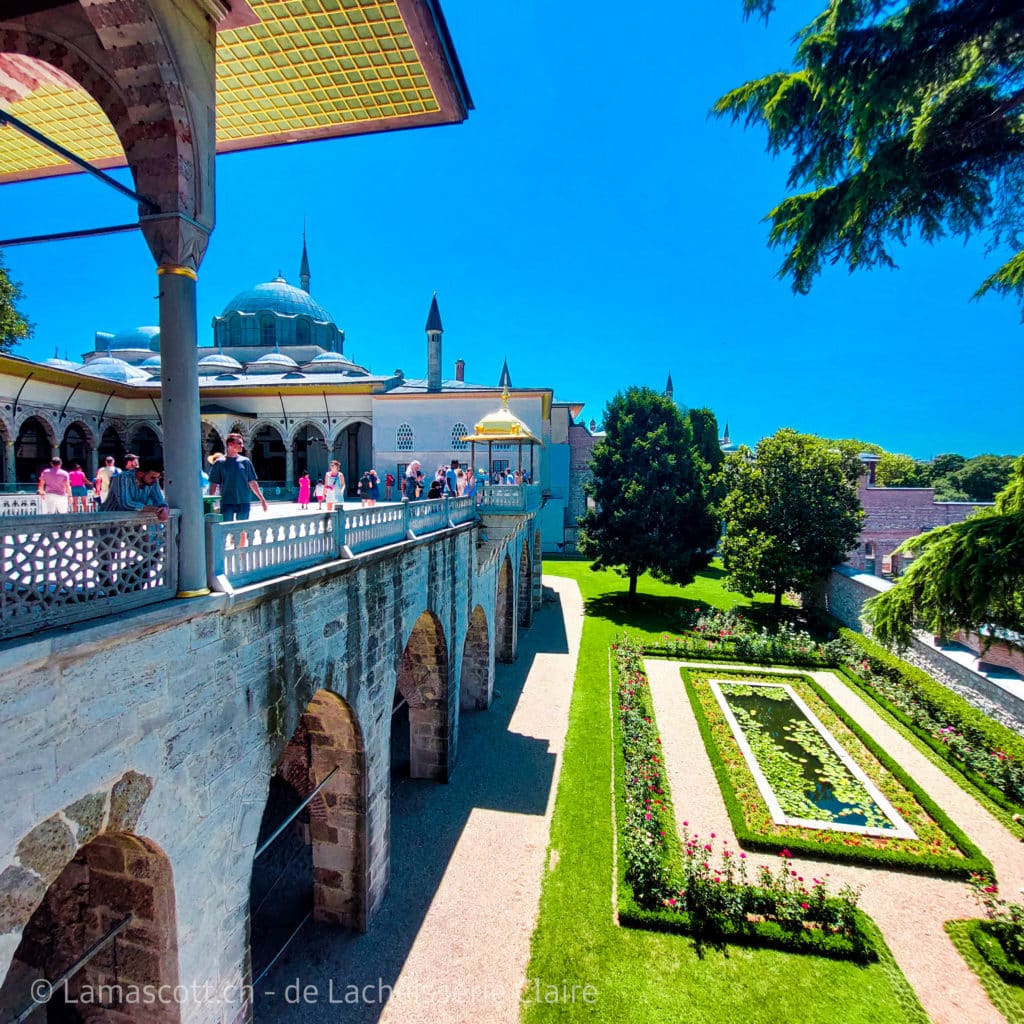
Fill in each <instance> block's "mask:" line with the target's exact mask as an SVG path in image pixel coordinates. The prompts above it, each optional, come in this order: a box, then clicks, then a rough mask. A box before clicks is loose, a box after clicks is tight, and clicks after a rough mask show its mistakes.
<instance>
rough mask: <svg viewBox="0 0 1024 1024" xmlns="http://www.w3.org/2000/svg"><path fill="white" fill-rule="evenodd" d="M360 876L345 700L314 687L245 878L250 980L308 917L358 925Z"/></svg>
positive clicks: (355, 754) (354, 757) (362, 776)
mask: <svg viewBox="0 0 1024 1024" xmlns="http://www.w3.org/2000/svg"><path fill="white" fill-rule="evenodd" d="M318 786H321V787H322V788H320V789H319V790H317V787H318ZM314 793H315V795H312V794H314ZM311 795H312V799H311V800H309V802H308V803H306V804H305V806H302V804H303V802H304V801H305V800H307V798H309V797H310V796H311ZM300 807H301V810H298V814H297V815H296V814H295V812H296V810H297V809H298V808H300ZM292 815H295V816H294V817H292ZM289 818H291V819H292V820H290V821H289ZM285 823H287V824H285ZM282 825H284V828H283V829H282V828H281V826H282ZM275 833H276V835H275ZM367 879H368V864H367V856H366V758H365V750H364V746H363V736H362V732H361V730H360V729H359V725H358V723H357V722H356V719H355V715H354V714H353V711H352V708H351V707H350V705H349V704H347V703H346V702H345V701H344V700H342V698H340V697H339V696H337V694H334V693H329V692H327V691H326V690H321V691H319V692H318V693H317V694H315V695H314V697H313V699H312V700H311V701H310V702H309V704H308V706H307V707H306V711H305V712H304V713H303V715H302V716H301V718H300V719H299V725H298V728H296V730H295V733H294V734H293V735H292V738H291V740H290V741H289V743H288V745H287V746H286V747H285V749H284V752H283V753H282V755H281V759H280V760H279V761H278V764H277V767H276V769H275V770H274V774H273V776H272V777H271V779H270V786H269V792H268V796H267V804H266V808H265V809H264V812H263V820H262V822H261V824H260V833H259V838H258V840H257V844H256V857H255V859H254V860H253V867H252V878H251V881H250V886H249V936H250V963H251V965H252V976H253V978H254V979H255V978H258V977H259V976H260V974H261V973H262V972H263V971H264V970H265V969H266V968H267V967H268V966H269V965H270V963H271V962H272V961H273V960H274V959H275V957H276V956H277V954H278V952H279V951H280V950H281V949H282V947H283V946H284V945H285V944H286V943H287V942H288V940H289V938H291V937H292V936H294V934H295V933H296V931H297V930H298V929H299V928H301V927H302V925H303V924H304V923H305V922H306V921H307V920H308V919H310V918H312V919H313V920H315V921H319V922H324V923H327V924H337V925H341V926H342V927H345V928H349V929H353V930H357V931H365V929H366V911H367Z"/></svg>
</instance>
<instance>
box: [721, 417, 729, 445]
mask: <svg viewBox="0 0 1024 1024" xmlns="http://www.w3.org/2000/svg"><path fill="white" fill-rule="evenodd" d="M722 440H723V441H724V442H725V443H726V444H729V443H730V442H729V421H728V420H726V421H725V433H724V434H723V435H722Z"/></svg>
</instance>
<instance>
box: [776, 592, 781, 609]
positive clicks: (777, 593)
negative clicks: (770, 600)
mask: <svg viewBox="0 0 1024 1024" xmlns="http://www.w3.org/2000/svg"><path fill="white" fill-rule="evenodd" d="M775 607H776V608H781V607H782V591H781V590H776V591H775Z"/></svg>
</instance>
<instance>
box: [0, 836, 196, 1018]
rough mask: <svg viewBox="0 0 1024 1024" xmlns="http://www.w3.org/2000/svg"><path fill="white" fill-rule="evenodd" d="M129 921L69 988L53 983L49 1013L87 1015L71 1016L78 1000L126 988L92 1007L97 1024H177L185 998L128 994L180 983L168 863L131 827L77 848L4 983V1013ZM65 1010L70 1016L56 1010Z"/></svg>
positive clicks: (0, 1006) (0, 1005) (0, 996)
mask: <svg viewBox="0 0 1024 1024" xmlns="http://www.w3.org/2000/svg"><path fill="white" fill-rule="evenodd" d="M51 821H55V822H56V821H59V819H56V818H54V819H51ZM123 922H128V923H127V924H126V926H125V927H123V928H122V929H121V930H120V931H119V932H118V933H117V935H116V936H115V937H114V938H113V939H112V940H111V941H110V943H109V944H108V945H106V946H105V947H104V948H103V949H101V950H100V951H99V952H98V953H97V954H96V955H95V956H93V957H92V958H91V959H90V960H89V961H88V962H87V963H86V964H84V965H83V966H82V968H81V969H80V970H79V971H78V972H76V973H75V974H74V975H73V976H72V977H71V978H69V979H68V981H67V982H66V985H63V986H58V987H57V988H55V989H54V992H53V996H52V998H51V1000H50V1002H49V1004H48V1009H47V1019H48V1020H57V1019H59V1020H83V1019H86V1018H83V1017H81V1016H79V1015H77V1013H76V1014H75V1015H74V1016H72V1015H71V1012H72V1011H73V1008H74V1006H75V1003H82V1004H85V1003H86V1002H88V1000H89V999H90V998H91V995H90V994H91V993H93V992H97V991H103V990H100V989H99V986H100V985H106V986H116V985H120V986H121V998H120V999H119V998H117V996H116V995H112V994H108V996H107V998H102V999H99V1001H98V1002H96V1003H94V1004H93V1003H90V1005H89V1008H88V1018H87V1019H88V1020H89V1021H90V1024H92V1022H96V1024H107V1022H109V1024H115V1022H116V1024H130V1022H139V1024H142V1022H145V1021H149V1022H155V1024H179V1022H180V1020H181V1006H180V1003H179V1001H177V1000H174V999H168V1000H166V1001H152V1002H148V1003H147V1002H145V1001H143V1000H141V999H136V1000H134V1001H133V1000H132V999H131V998H130V997H129V994H130V993H131V992H133V991H142V990H143V987H144V986H147V985H152V986H160V985H167V986H170V988H171V989H173V987H174V986H175V985H177V983H178V942H177V923H176V917H175V903H174V880H173V876H172V873H171V865H170V861H169V860H168V858H167V855H166V854H165V853H164V852H163V851H162V850H161V849H160V847H158V846H157V845H156V843H154V842H152V841H151V840H149V839H147V838H145V837H141V836H138V835H134V834H132V833H130V832H105V833H103V834H101V835H98V836H96V837H95V838H93V839H92V840H91V841H89V842H88V843H86V844H85V845H84V846H82V847H81V848H80V849H79V850H78V851H77V852H76V853H75V855H74V856H73V857H72V858H71V859H70V861H69V862H68V863H66V864H65V866H64V867H63V870H61V871H60V872H59V873H58V874H57V876H56V878H55V879H54V880H53V881H52V882H51V884H50V885H49V886H48V887H47V889H46V892H45V894H44V895H43V898H42V900H41V901H40V903H39V905H38V906H37V907H36V909H35V911H34V912H33V914H32V916H31V917H30V918H29V920H28V923H27V924H26V925H25V927H24V929H23V931H22V933H21V941H20V943H19V945H18V948H17V950H16V951H15V953H14V957H13V959H12V961H11V966H10V969H9V970H8V972H7V977H6V979H5V980H4V982H3V985H2V986H0V1012H3V1011H10V1012H13V1013H17V1012H18V1011H19V1010H21V1009H22V1008H24V1007H26V1006H27V1005H28V1004H29V1003H30V1002H31V996H30V995H29V991H30V986H31V983H32V982H33V981H34V980H36V979H38V978H45V979H47V980H49V981H52V980H54V979H56V978H59V977H60V975H61V974H63V973H64V972H65V971H66V970H67V969H68V968H69V967H71V966H72V965H73V964H75V963H76V962H77V961H78V960H79V959H81V958H82V957H83V955H84V954H85V953H86V952H87V951H88V950H90V948H91V947H92V946H94V945H95V944H96V943H97V942H98V941H99V940H101V939H103V938H104V937H105V936H107V935H108V934H109V933H110V932H112V931H113V930H114V929H115V928H117V927H118V926H119V925H121V924H122V923H123ZM106 991H107V993H110V992H111V991H115V992H116V989H108V990H106ZM65 999H66V1000H67V1001H65ZM62 1008H65V1013H66V1014H67V1015H66V1016H57V1014H59V1013H60V1010H61V1009H62ZM4 1019H8V1018H7V1017H6V1016H5V1018H4Z"/></svg>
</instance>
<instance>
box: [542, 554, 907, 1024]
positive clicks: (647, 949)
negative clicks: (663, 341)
mask: <svg viewBox="0 0 1024 1024" xmlns="http://www.w3.org/2000/svg"><path fill="white" fill-rule="evenodd" d="M544 571H545V572H547V573H550V574H555V575H559V576H566V577H570V578H572V579H575V580H577V581H578V583H579V585H580V589H581V591H582V593H583V596H584V599H585V601H586V605H587V619H586V623H585V625H584V630H583V644H582V648H581V651H580V660H579V667H578V671H577V675H576V686H575V690H574V693H573V700H572V707H571V711H570V718H569V732H568V735H567V737H566V748H565V759H564V763H563V765H562V774H561V779H560V781H559V787H558V796H557V799H556V803H555V813H554V818H553V821H552V826H551V847H550V854H551V855H550V856H549V858H548V870H547V872H546V875H545V878H544V887H543V893H542V896H541V906H540V917H539V920H538V922H537V927H536V930H535V931H534V934H533V940H532V951H531V958H530V966H529V968H528V970H527V980H528V988H527V991H526V993H525V994H524V1002H523V1014H522V1017H523V1021H524V1022H526V1024H536V1022H538V1021H553V1020H557V1021H563V1020H565V1021H572V1020H587V1021H608V1022H609V1024H611V1022H613V1021H614V1022H622V1024H659V1022H663V1021H664V1022H666V1024H668V1022H677V1021H679V1022H686V1024H719V1022H720V1024H726V1022H729V1024H733V1022H737V1021H739V1022H742V1024H755V1022H763V1024H780V1022H783V1021H785V1022H787V1024H826V1022H832V1021H840V1020H841V1021H843V1022H844V1024H856V1022H864V1024H868V1022H872V1024H886V1022H889V1021H892V1022H893V1024H896V1022H905V1021H926V1020H927V1018H926V1017H925V1016H924V1013H923V1011H922V1010H921V1008H920V1005H919V1004H918V1002H917V1000H916V998H915V997H914V995H913V993H912V992H911V991H910V989H909V987H908V986H907V983H906V981H905V980H904V979H903V976H902V975H901V974H900V972H899V970H898V969H897V968H896V966H895V964H894V963H893V962H892V960H891V958H889V957H888V956H887V955H883V957H882V959H881V961H880V962H879V963H877V964H872V965H869V966H866V967H862V966H857V965H854V964H852V963H848V962H837V961H832V960H826V959H823V958H820V957H808V956H797V955H794V954H787V953H778V952H773V951H769V950H751V949H744V948H739V947H736V946H730V947H728V948H727V949H726V950H725V951H724V952H716V951H713V950H708V949H706V948H705V949H704V951H703V953H702V955H701V956H698V954H697V953H696V952H695V950H694V945H693V942H692V941H691V940H689V939H687V938H684V937H681V936H677V935H668V934H663V933H656V932H645V931H637V930H630V929H625V928H617V927H616V926H615V925H614V923H613V921H612V900H613V894H612V880H611V863H612V824H611V813H610V792H611V767H610V760H609V759H610V752H611V747H610V744H611V739H610V736H611V718H610V708H609V692H608V647H609V644H610V643H612V642H613V640H614V638H615V636H616V635H617V634H618V633H620V632H621V631H622V630H623V629H624V628H628V629H629V631H630V632H631V633H633V634H635V635H637V636H638V637H642V636H644V635H649V636H652V637H654V636H660V634H661V633H662V632H676V631H678V620H679V615H680V612H681V611H682V610H683V609H684V608H686V607H692V606H693V605H695V604H700V605H702V606H704V605H709V604H710V605H715V606H718V607H723V608H724V607H729V606H731V605H733V604H742V603H746V599H745V598H742V597H740V596H738V595H734V594H728V593H725V592H724V591H723V590H722V589H721V582H720V577H721V573H720V571H719V570H717V569H714V568H713V569H711V570H709V571H708V572H707V573H706V574H704V575H703V576H702V577H701V578H700V579H698V580H697V582H696V583H694V584H692V585H691V586H690V587H687V588H685V589H681V588H679V587H674V586H669V585H666V584H662V583H657V582H656V581H654V580H651V579H649V578H648V577H643V578H642V580H641V581H640V584H639V587H640V591H641V593H640V595H639V597H638V600H637V601H636V602H635V604H634V605H630V604H629V602H628V599H627V596H626V594H625V591H626V590H627V588H628V583H627V581H626V580H623V579H621V578H619V577H618V576H615V575H613V574H611V573H604V572H602V573H595V572H591V571H590V569H589V567H588V565H587V564H586V563H582V562H569V561H565V562H545V564H544ZM765 600H770V599H769V598H765ZM573 985H576V986H583V985H591V986H593V988H592V989H588V990H583V989H582V988H577V990H576V998H575V1001H574V1000H573V999H572V992H571V986H573ZM545 986H559V987H561V986H568V987H569V997H568V998H563V997H562V996H563V995H564V990H560V991H556V990H555V989H553V988H546V987H545ZM538 992H539V993H540V995H541V999H542V1000H543V999H544V996H545V994H547V996H548V997H549V998H551V999H552V1000H554V999H555V998H556V997H558V1001H552V1002H543V1001H542V1002H537V1001H535V996H536V994H537V993H538Z"/></svg>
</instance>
